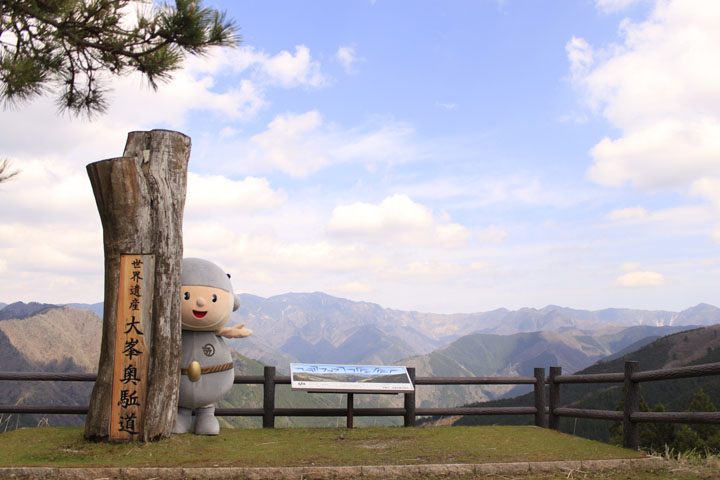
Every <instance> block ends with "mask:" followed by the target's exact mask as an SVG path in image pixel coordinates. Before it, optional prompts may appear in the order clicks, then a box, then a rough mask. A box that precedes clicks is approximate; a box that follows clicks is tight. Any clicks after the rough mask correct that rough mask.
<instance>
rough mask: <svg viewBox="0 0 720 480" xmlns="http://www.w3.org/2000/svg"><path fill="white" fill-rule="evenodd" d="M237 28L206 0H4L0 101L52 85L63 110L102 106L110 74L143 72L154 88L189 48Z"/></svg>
mask: <svg viewBox="0 0 720 480" xmlns="http://www.w3.org/2000/svg"><path fill="white" fill-rule="evenodd" d="M239 40H240V38H239V35H238V34H237V27H236V26H235V24H234V22H233V21H232V20H228V19H227V18H226V15H225V13H224V12H219V11H217V10H214V9H212V8H203V6H202V0H194V1H193V0H176V1H175V5H174V6H171V5H168V4H162V5H160V4H156V3H154V2H153V1H152V0H2V2H0V100H2V101H3V102H4V104H5V105H6V106H7V105H8V104H16V103H19V102H23V101H27V100H30V99H32V98H34V97H37V96H38V95H42V94H44V93H47V92H48V90H53V91H54V92H55V94H56V95H57V103H58V106H59V107H60V109H61V110H63V111H65V110H67V111H69V112H70V113H73V114H87V115H92V114H95V113H102V112H104V111H105V110H106V108H107V102H106V100H105V93H106V90H105V87H104V84H105V83H106V81H107V77H108V76H110V75H123V74H127V73H132V72H140V73H141V74H143V76H144V78H145V79H146V80H147V81H148V83H149V84H150V86H151V87H152V88H154V89H156V88H157V87H158V82H161V81H164V80H167V79H168V78H170V75H171V74H172V72H173V71H174V70H176V69H178V68H180V66H181V63H182V60H183V58H184V56H185V54H186V53H190V54H193V55H197V54H203V53H205V52H206V51H207V49H208V48H209V47H213V46H234V45H236V44H237V43H238V42H239Z"/></svg>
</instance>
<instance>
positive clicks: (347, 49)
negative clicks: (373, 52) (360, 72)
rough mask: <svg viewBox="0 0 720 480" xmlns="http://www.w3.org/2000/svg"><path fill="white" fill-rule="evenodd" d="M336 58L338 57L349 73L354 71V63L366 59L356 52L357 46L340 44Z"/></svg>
mask: <svg viewBox="0 0 720 480" xmlns="http://www.w3.org/2000/svg"><path fill="white" fill-rule="evenodd" d="M335 58H337V59H338V61H339V62H340V64H341V65H342V66H343V68H344V69H345V71H346V72H347V73H353V72H354V69H353V65H354V64H355V63H357V62H359V61H364V60H365V59H364V58H358V56H357V55H356V54H355V47H351V46H340V47H339V48H338V50H337V53H336V54H335Z"/></svg>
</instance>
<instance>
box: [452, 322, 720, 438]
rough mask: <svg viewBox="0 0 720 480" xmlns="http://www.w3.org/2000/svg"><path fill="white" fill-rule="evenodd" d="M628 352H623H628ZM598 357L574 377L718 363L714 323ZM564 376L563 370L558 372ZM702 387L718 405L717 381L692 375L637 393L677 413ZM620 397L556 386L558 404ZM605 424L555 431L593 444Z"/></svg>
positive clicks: (497, 420)
mask: <svg viewBox="0 0 720 480" xmlns="http://www.w3.org/2000/svg"><path fill="white" fill-rule="evenodd" d="M628 349H629V348H628ZM616 357H617V356H616V355H613V356H611V357H608V358H605V359H602V360H601V361H599V362H597V363H595V364H594V365H592V366H590V367H588V368H585V369H583V370H581V371H579V372H576V373H577V374H596V373H622V372H623V369H624V363H625V361H628V360H634V361H637V362H639V366H640V370H641V371H644V370H656V369H664V368H675V367H682V366H686V365H699V364H705V363H715V362H720V325H712V326H708V327H701V328H695V329H692V330H685V331H680V332H677V333H673V334H670V335H666V336H664V337H661V338H659V339H657V340H655V341H653V342H651V343H649V344H647V345H645V346H643V347H641V348H639V349H637V350H635V351H632V352H628V353H626V354H625V355H624V356H621V357H617V358H616ZM565 373H566V372H565V371H563V374H565ZM698 388H703V390H704V391H705V393H707V394H708V395H709V396H710V398H711V401H712V402H713V403H714V404H715V405H718V404H720V377H718V376H712V377H697V378H688V379H682V380H667V381H657V382H643V383H642V386H641V394H642V395H643V397H644V399H645V400H646V401H647V403H648V404H649V406H650V408H653V407H655V406H656V405H657V404H658V403H662V404H663V405H664V407H665V409H666V411H675V412H682V411H684V410H685V409H686V408H687V407H688V406H689V404H690V401H691V399H692V396H693V394H694V392H695V391H696V390H697V389H698ZM621 398H622V384H578V385H567V386H564V387H563V388H562V393H561V406H563V407H571V408H580V409H596V410H614V409H615V408H616V407H617V405H618V404H619V402H620V399H621ZM532 404H533V394H532V393H530V394H525V395H520V396H517V397H514V398H507V399H502V400H493V401H489V402H480V403H473V404H470V405H465V406H472V407H514V406H528V405H532ZM446 422H447V420H446ZM451 423H452V424H454V425H490V424H504V425H524V424H530V423H531V419H528V418H523V416H489V417H470V416H468V417H462V418H459V419H453V420H451ZM610 424H611V422H606V421H602V420H591V419H577V420H576V419H573V418H561V420H560V426H561V430H562V431H564V432H567V433H571V432H572V433H575V434H577V435H579V436H583V437H586V438H590V439H593V440H602V441H607V440H608V438H609V426H610Z"/></svg>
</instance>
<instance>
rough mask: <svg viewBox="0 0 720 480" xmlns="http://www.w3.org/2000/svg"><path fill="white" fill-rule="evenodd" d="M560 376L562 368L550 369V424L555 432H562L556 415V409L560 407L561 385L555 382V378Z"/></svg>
mask: <svg viewBox="0 0 720 480" xmlns="http://www.w3.org/2000/svg"><path fill="white" fill-rule="evenodd" d="M560 375H562V367H550V395H549V396H550V414H549V416H548V417H549V418H548V423H549V427H550V428H552V429H553V430H560V417H558V416H557V415H555V409H556V408H558V407H559V406H560V384H559V383H557V382H556V381H555V377H559V376H560Z"/></svg>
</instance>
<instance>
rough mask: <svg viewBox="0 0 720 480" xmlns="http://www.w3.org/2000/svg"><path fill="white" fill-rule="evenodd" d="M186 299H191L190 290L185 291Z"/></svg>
mask: <svg viewBox="0 0 720 480" xmlns="http://www.w3.org/2000/svg"><path fill="white" fill-rule="evenodd" d="M185 300H190V292H185Z"/></svg>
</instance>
